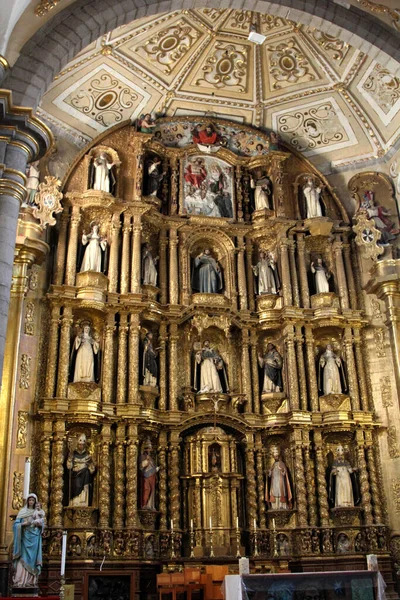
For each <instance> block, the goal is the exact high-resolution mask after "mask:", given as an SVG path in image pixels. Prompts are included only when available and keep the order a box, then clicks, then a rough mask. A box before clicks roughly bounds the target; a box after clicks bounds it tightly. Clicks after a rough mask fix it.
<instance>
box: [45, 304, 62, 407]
mask: <svg viewBox="0 0 400 600" xmlns="http://www.w3.org/2000/svg"><path fill="white" fill-rule="evenodd" d="M59 323H60V305H59V304H53V306H52V307H51V314H50V324H49V333H48V340H49V345H48V349H47V370H46V382H45V387H44V395H45V397H46V398H52V397H53V395H54V391H55V387H56V373H57V348H58V327H59Z"/></svg>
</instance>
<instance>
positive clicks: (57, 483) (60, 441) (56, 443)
mask: <svg viewBox="0 0 400 600" xmlns="http://www.w3.org/2000/svg"><path fill="white" fill-rule="evenodd" d="M64 439H65V423H64V421H56V422H55V423H54V435H53V452H52V469H51V495H50V500H51V505H50V526H51V527H57V528H60V529H61V527H62V526H63V519H62V513H63V475H64Z"/></svg>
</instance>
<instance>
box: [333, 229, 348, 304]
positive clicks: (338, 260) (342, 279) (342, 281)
mask: <svg viewBox="0 0 400 600" xmlns="http://www.w3.org/2000/svg"><path fill="white" fill-rule="evenodd" d="M333 251H334V254H335V264H336V274H337V279H338V287H339V296H340V305H341V307H342V309H343V310H344V309H347V308H349V295H348V293H347V282H346V275H345V272H344V264H343V255H342V242H341V241H340V239H336V241H335V242H334V244H333Z"/></svg>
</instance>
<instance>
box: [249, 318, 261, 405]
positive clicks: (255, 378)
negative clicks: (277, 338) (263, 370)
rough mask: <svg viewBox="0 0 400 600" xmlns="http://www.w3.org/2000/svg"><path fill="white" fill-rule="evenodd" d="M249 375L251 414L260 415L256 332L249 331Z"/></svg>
mask: <svg viewBox="0 0 400 600" xmlns="http://www.w3.org/2000/svg"><path fill="white" fill-rule="evenodd" d="M250 344H251V374H252V379H253V412H254V413H256V414H257V415H258V414H260V385H259V376H258V353H257V331H256V330H255V329H252V330H251V331H250Z"/></svg>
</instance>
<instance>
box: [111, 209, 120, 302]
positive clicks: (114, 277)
mask: <svg viewBox="0 0 400 600" xmlns="http://www.w3.org/2000/svg"><path fill="white" fill-rule="evenodd" d="M120 229H121V220H120V214H119V213H114V214H113V217H112V224H111V243H110V263H109V267H108V280H109V284H108V290H109V291H110V292H116V291H117V289H118V254H119V232H120Z"/></svg>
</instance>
